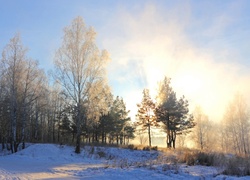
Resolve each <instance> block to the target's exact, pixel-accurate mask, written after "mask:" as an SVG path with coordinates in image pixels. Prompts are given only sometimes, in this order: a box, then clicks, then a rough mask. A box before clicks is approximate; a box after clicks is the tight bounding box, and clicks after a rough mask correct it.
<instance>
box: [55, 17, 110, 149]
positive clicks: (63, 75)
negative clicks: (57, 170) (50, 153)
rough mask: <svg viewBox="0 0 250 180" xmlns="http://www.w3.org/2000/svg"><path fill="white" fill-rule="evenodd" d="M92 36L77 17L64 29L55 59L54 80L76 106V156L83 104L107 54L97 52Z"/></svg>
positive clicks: (103, 64)
mask: <svg viewBox="0 0 250 180" xmlns="http://www.w3.org/2000/svg"><path fill="white" fill-rule="evenodd" d="M95 36H96V33H95V31H94V29H93V28H92V27H87V26H86V25H85V23H84V22H83V19H82V18H81V17H77V18H75V19H74V20H73V21H72V23H71V25H69V26H68V27H66V28H65V29H64V36H63V42H62V45H61V47H60V48H59V49H58V50H57V52H56V56H55V61H54V63H55V73H54V76H55V78H56V80H57V81H58V82H59V83H60V84H61V85H62V87H63V90H64V91H65V93H66V94H67V95H68V96H69V97H70V99H71V103H72V104H73V105H75V106H76V110H77V117H76V127H77V135H76V148H75V152H76V153H80V144H81V133H82V125H83V123H82V122H83V121H82V120H83V119H85V117H84V116H86V115H85V114H84V112H83V109H84V108H86V107H84V101H85V100H86V99H87V97H88V96H89V90H90V88H91V87H92V85H93V84H94V83H95V82H96V81H100V80H102V79H104V76H103V75H104V74H105V68H104V66H105V64H106V62H107V60H108V59H109V57H108V53H107V51H105V50H103V51H102V52H100V51H99V50H98V48H97V46H96V44H95Z"/></svg>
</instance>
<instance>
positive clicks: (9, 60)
mask: <svg viewBox="0 0 250 180" xmlns="http://www.w3.org/2000/svg"><path fill="white" fill-rule="evenodd" d="M26 52H27V49H25V48H24V46H23V45H22V42H21V39H20V36H19V35H16V36H15V37H14V38H12V39H10V42H9V44H7V45H6V47H5V48H4V50H3V53H2V61H1V65H2V68H3V70H2V75H3V76H4V77H5V79H6V81H7V82H9V83H8V96H9V98H10V99H9V100H10V120H11V137H10V138H11V150H12V152H16V151H17V147H18V144H19V143H18V142H17V111H18V92H19V88H20V86H21V79H20V77H21V76H22V74H23V72H24V68H23V66H24V62H25V58H26Z"/></svg>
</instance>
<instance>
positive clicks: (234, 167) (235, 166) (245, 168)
mask: <svg viewBox="0 0 250 180" xmlns="http://www.w3.org/2000/svg"><path fill="white" fill-rule="evenodd" d="M223 174H225V175H234V176H249V175H250V158H243V157H239V156H235V157H232V158H230V159H228V162H227V164H226V166H225V169H224V171H223Z"/></svg>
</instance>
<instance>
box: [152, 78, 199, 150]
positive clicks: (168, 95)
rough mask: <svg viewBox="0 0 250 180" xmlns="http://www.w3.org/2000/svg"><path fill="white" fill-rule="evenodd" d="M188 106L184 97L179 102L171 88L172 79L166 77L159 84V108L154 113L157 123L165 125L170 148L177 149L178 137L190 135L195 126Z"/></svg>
mask: <svg viewBox="0 0 250 180" xmlns="http://www.w3.org/2000/svg"><path fill="white" fill-rule="evenodd" d="M188 106H189V104H188V101H187V100H186V99H185V97H184V96H182V97H180V99H179V100H177V98H176V93H175V92H174V91H173V90H172V87H171V86H170V79H169V78H167V77H165V78H164V80H163V81H162V82H160V83H159V89H158V96H157V107H156V108H155V111H154V112H155V115H156V119H157V121H158V122H162V123H163V124H164V128H165V130H166V133H167V147H168V148H171V147H173V148H175V141H176V136H177V135H178V134H183V133H189V132H190V129H191V128H193V127H194V125H195V124H194V122H193V121H194V120H193V117H192V115H189V114H188V112H189V109H188Z"/></svg>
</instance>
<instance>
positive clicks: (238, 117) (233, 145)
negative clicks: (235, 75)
mask: <svg viewBox="0 0 250 180" xmlns="http://www.w3.org/2000/svg"><path fill="white" fill-rule="evenodd" d="M222 123H223V124H222V127H223V131H221V133H222V137H223V139H222V142H223V144H222V146H223V150H224V151H226V152H234V153H238V154H248V153H250V141H249V140H250V133H249V131H250V121H249V109H248V106H247V103H246V101H245V100H244V97H243V96H242V95H241V94H236V95H235V96H234V99H233V101H232V102H231V103H229V105H228V107H227V109H226V111H225V115H224V119H223V121H222Z"/></svg>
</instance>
